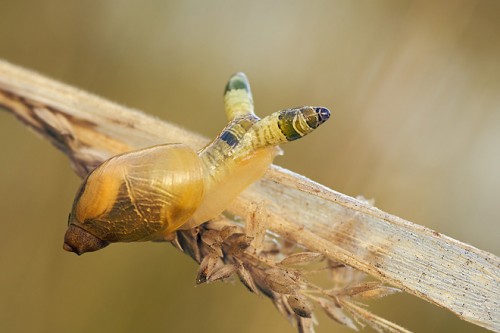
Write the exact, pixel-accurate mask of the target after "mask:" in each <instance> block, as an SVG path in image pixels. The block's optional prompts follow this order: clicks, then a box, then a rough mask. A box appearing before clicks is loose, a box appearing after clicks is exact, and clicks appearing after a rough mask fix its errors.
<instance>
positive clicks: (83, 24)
mask: <svg viewBox="0 0 500 333" xmlns="http://www.w3.org/2000/svg"><path fill="white" fill-rule="evenodd" d="M499 36H500V2H498V1H496V0H491V1H473V0H464V1H435V2H433V1H429V2H422V1H400V0H394V1H351V0H349V1H347V0H345V1H340V0H339V1H309V2H306V1H273V2H263V1H234V2H229V1H118V0H115V1H109V0H107V1H63V0H49V1H27V0H22V1H20V0H16V1H7V0H3V1H1V2H0V58H3V59H6V60H8V61H10V62H13V63H15V64H18V65H21V66H25V67H27V68H31V69H34V70H36V71H39V72H41V73H43V74H46V75H48V76H50V77H52V78H55V79H58V80H60V81H62V82H65V83H68V84H71V85H74V86H77V87H80V88H82V89H85V90H87V91H90V92H94V93H96V94H99V95H101V96H103V97H105V98H108V99H110V100H113V101H117V102H119V103H121V104H124V105H127V106H131V107H134V108H138V109H141V110H143V111H145V112H147V113H150V114H154V115H156V116H158V117H161V118H163V119H166V120H169V121H172V122H174V123H177V124H180V125H182V126H184V127H186V128H188V129H190V130H193V131H196V132H199V133H201V134H203V135H205V136H207V137H213V136H215V135H216V134H217V133H218V131H219V130H220V129H221V128H222V127H223V126H224V125H225V122H226V120H225V118H224V114H223V106H222V92H223V88H224V85H225V83H226V80H227V78H228V77H229V76H230V75H231V74H232V73H233V72H235V71H244V72H245V73H246V74H247V75H248V76H249V78H250V81H251V84H252V88H253V93H254V99H255V103H256V111H257V113H258V114H259V115H266V114H269V113H271V112H273V111H275V110H278V109H281V108H286V107H292V106H297V105H307V104H312V105H323V106H326V107H328V108H330V109H331V110H332V111H333V116H332V118H331V119H330V121H329V122H328V123H326V124H325V125H323V126H322V127H321V128H320V129H319V130H318V131H317V132H315V133H313V134H311V135H310V136H308V137H307V138H304V139H301V140H300V141H297V142H294V143H291V144H288V145H286V146H284V149H285V156H283V157H279V158H278V159H277V160H276V163H277V164H279V165H281V166H284V167H287V168H289V169H291V170H293V171H296V172H299V173H301V174H304V175H306V176H308V177H310V178H312V179H314V180H316V181H319V182H321V183H323V184H325V185H327V186H329V187H331V188H333V189H335V190H337V191H340V192H343V193H346V194H349V195H352V196H355V195H358V194H361V195H364V196H365V197H367V198H374V199H375V200H376V205H377V206H378V207H379V208H381V209H383V210H385V211H388V212H390V213H393V214H396V215H398V216H401V217H403V218H405V219H408V220H410V221H413V222H415V223H418V224H421V225H425V226H427V227H430V228H432V229H435V230H438V231H440V232H442V233H444V234H446V235H449V236H451V237H453V238H456V239H459V240H461V241H464V242H467V243H470V244H472V245H474V246H476V247H479V248H481V249H483V250H487V251H490V252H493V253H495V254H497V255H498V254H499V253H500V244H499V242H498V234H499V220H500V213H499V209H498V204H499V199H498V198H499V197H498V189H499V188H500V94H499V91H500V39H499ZM0 138H1V140H0V148H1V151H2V155H1V156H2V157H1V163H0V205H1V206H0V208H1V209H0V212H1V216H2V218H1V219H2V221H1V232H0V267H1V274H0V331H1V332H195V331H197V332H234V331H236V330H238V331H239V332H293V329H292V328H291V327H290V326H289V325H288V323H287V322H286V320H285V319H283V318H282V317H281V316H280V315H279V314H278V312H277V311H275V310H274V308H273V306H272V304H271V303H270V302H269V301H268V300H266V299H263V298H259V297H256V296H254V295H251V294H250V293H248V292H247V291H246V290H245V289H244V288H243V287H242V286H241V284H240V283H239V282H236V283H232V284H231V283H227V284H222V283H215V284H211V285H204V286H200V287H196V288H194V279H195V275H196V268H197V267H196V265H195V263H194V262H193V261H192V260H190V259H189V258H188V257H187V256H185V255H183V254H180V253H179V252H178V251H176V250H175V249H174V248H173V247H172V246H170V245H168V244H152V243H142V244H119V245H112V246H110V247H108V248H106V249H105V250H103V251H101V252H97V253H92V254H87V255H84V256H82V257H77V256H75V255H73V254H69V253H66V252H63V250H62V238H63V234H64V230H65V225H66V218H67V214H68V212H69V209H70V205H71V202H72V198H73V195H74V194H75V191H76V188H77V186H78V184H79V179H78V178H77V177H76V176H75V175H74V174H73V172H72V171H71V169H70V167H69V164H68V162H67V160H66V158H65V157H64V156H63V155H62V154H61V153H59V152H58V151H57V150H55V149H54V148H53V147H52V146H50V145H49V144H48V143H47V142H45V141H43V140H40V139H39V138H37V137H36V136H34V135H33V134H32V133H30V132H29V131H27V130H26V128H25V127H24V126H22V125H21V124H20V123H18V122H17V121H16V120H15V119H14V118H13V117H12V116H11V115H9V114H7V113H5V112H0ZM370 304H371V305H370V309H372V310H373V311H374V312H376V313H377V314H380V315H382V316H384V317H386V318H387V319H390V320H393V321H395V322H397V323H399V324H401V325H403V326H405V327H407V328H409V329H411V330H414V331H417V332H438V331H441V332H442V331H450V332H481V331H485V330H483V329H480V328H478V327H476V326H474V325H471V324H468V323H466V322H463V321H460V320H459V319H458V318H456V317H455V316H454V315H452V314H451V313H449V312H447V311H445V310H442V309H439V308H437V307H435V306H433V305H430V304H428V303H426V302H424V301H421V300H419V299H417V298H416V297H413V296H409V295H396V296H390V297H388V298H387V299H382V300H379V301H376V302H371V303H370ZM319 321H320V325H319V326H318V327H317V331H318V332H332V331H335V332H344V330H343V329H342V328H341V327H340V326H339V325H337V324H335V323H332V322H331V321H330V320H329V319H327V318H326V317H325V316H324V315H322V314H321V315H319ZM345 331H348V330H345ZM366 331H370V330H369V329H367V330H366Z"/></svg>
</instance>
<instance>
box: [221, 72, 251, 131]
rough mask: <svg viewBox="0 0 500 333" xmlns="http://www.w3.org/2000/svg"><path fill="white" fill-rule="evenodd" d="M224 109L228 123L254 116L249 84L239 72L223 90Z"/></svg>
mask: <svg viewBox="0 0 500 333" xmlns="http://www.w3.org/2000/svg"><path fill="white" fill-rule="evenodd" d="M224 109H225V111H226V116H227V119H228V120H229V121H233V120H235V119H238V118H242V117H245V116H247V115H255V113H254V111H253V97H252V91H251V90H250V83H249V82H248V78H247V77H246V75H245V74H243V73H241V72H239V73H236V74H234V75H233V76H231V78H230V79H229V81H228V82H227V85H226V89H224Z"/></svg>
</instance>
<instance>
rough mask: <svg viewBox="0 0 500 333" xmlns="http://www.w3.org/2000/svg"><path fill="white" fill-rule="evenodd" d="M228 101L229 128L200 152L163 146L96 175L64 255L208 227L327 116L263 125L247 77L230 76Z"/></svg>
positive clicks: (319, 110)
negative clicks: (283, 146) (287, 146)
mask: <svg viewBox="0 0 500 333" xmlns="http://www.w3.org/2000/svg"><path fill="white" fill-rule="evenodd" d="M224 99H225V109H226V114H227V116H228V118H229V121H230V122H229V124H228V125H227V126H226V128H225V129H224V130H223V131H222V132H221V134H220V135H219V136H218V137H217V138H216V139H215V140H214V141H212V142H211V143H210V144H209V145H207V146H206V147H205V148H203V149H202V150H201V151H199V152H198V153H197V152H195V151H193V150H192V149H191V148H190V147H188V146H186V145H184V144H164V145H158V146H154V147H148V148H144V149H140V150H136V151H132V152H127V153H124V154H120V155H117V156H114V157H111V158H110V159H108V160H106V161H104V162H103V163H102V164H100V165H99V166H98V167H97V168H95V169H94V170H93V171H91V172H90V173H89V174H88V175H87V177H86V178H85V179H84V180H83V183H82V185H81V186H80V189H79V190H78V193H77V195H76V197H75V200H74V202H73V207H72V210H71V213H70V216H69V219H68V229H67V231H66V234H65V238H64V246H63V247H64V249H65V250H67V251H70V252H75V253H77V254H79V255H80V254H82V253H85V252H92V251H96V250H99V249H101V248H103V247H105V246H107V245H108V244H110V243H114V242H134V241H146V240H165V239H169V238H170V237H171V236H172V233H173V232H175V231H176V230H178V229H181V228H184V229H185V228H192V227H195V226H197V225H199V224H201V223H203V222H206V221H208V220H210V219H212V218H214V217H216V216H217V215H219V214H220V213H221V212H222V211H223V210H224V209H225V208H226V207H227V205H228V204H229V203H230V202H231V200H233V199H234V198H235V197H236V196H237V195H238V194H239V193H240V192H241V191H243V190H244V189H245V188H246V187H247V186H248V185H250V184H251V183H252V182H254V181H256V180H257V179H259V178H260V177H262V176H263V174H264V172H265V171H266V169H267V168H268V167H269V165H270V164H271V163H272V161H273V159H274V157H275V156H276V155H277V154H279V153H280V149H279V148H278V145H279V144H280V143H284V142H287V141H293V140H296V139H298V138H301V137H303V136H305V135H306V134H308V133H310V132H311V131H312V130H314V129H315V128H316V127H318V126H319V125H320V124H322V123H323V122H325V121H326V120H327V119H328V118H329V117H330V112H329V111H328V109H326V108H323V107H310V106H305V107H300V108H293V109H286V110H280V111H278V112H275V113H273V114H271V115H270V116H267V117H265V118H263V119H259V118H258V117H257V116H256V115H255V114H254V112H253V101H252V95H251V92H250V86H249V83H248V80H247V78H246V76H245V75H244V74H243V73H237V74H235V75H233V76H232V77H231V79H230V80H229V82H228V84H227V86H226V90H225V95H224Z"/></svg>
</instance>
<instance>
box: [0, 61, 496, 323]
mask: <svg viewBox="0 0 500 333" xmlns="http://www.w3.org/2000/svg"><path fill="white" fill-rule="evenodd" d="M0 107H2V108H4V109H6V110H8V111H9V112H11V113H12V114H14V115H15V116H16V117H17V118H18V119H19V120H20V121H22V122H23V123H24V124H25V125H27V126H28V127H30V128H31V129H33V130H35V131H36V132H37V133H39V134H40V135H41V136H42V137H44V138H46V139H48V140H49V141H50V142H52V143H53V144H54V145H55V146H56V147H57V148H58V149H60V150H61V151H62V152H64V153H65V154H66V155H67V156H68V157H69V158H70V160H71V163H72V166H73V168H74V169H75V171H76V172H77V173H78V174H79V175H80V176H84V175H85V174H86V173H87V172H88V171H89V170H91V169H93V168H94V167H95V166H96V165H97V164H98V163H100V162H101V161H102V160H104V159H106V158H108V157H109V156H112V155H115V154H117V153H121V152H124V151H128V150H131V149H134V148H140V147H145V146H151V145H154V144H160V143H166V142H179V141H180V142H183V143H185V144H188V145H190V146H191V147H193V148H194V149H198V148H200V147H202V146H203V145H204V144H205V143H206V140H205V139H204V138H202V137H200V136H198V135H196V134H193V133H190V132H188V131H185V130H182V129H180V128H178V127H176V126H174V125H171V124H169V123H166V122H163V121H161V120H158V119H155V118H152V117H149V116H147V115H145V114H143V113H140V112H137V111H134V110H130V109H128V108H125V107H122V106H119V105H116V104H113V103H111V102H108V101H106V100H103V99H101V98H98V97H96V96H93V95H90V94H87V93H85V92H82V91H79V90H77V89H74V88H72V87H69V86H66V85H63V84H60V83H57V82H54V81H52V80H50V79H47V78H44V77H42V76H40V75H37V74H35V73H32V72H29V71H26V70H23V69H20V68H18V67H15V66H12V65H10V64H8V63H5V62H0ZM304 206H307V207H308V209H302V208H301V207H304ZM227 213H228V214H229V215H227V216H223V217H221V220H220V221H217V222H211V223H209V224H207V225H203V226H202V227H200V228H197V229H193V230H190V231H183V232H179V233H177V237H176V239H175V240H174V241H173V244H174V245H175V246H177V247H178V248H180V249H182V250H183V251H185V252H186V253H188V254H189V255H190V256H191V257H193V259H195V260H196V261H197V262H199V263H200V264H201V266H200V272H199V274H198V281H199V282H200V283H201V282H211V281H215V280H220V279H225V278H228V277H230V276H232V275H234V274H237V275H238V277H239V279H240V280H241V281H242V282H243V283H244V285H245V286H246V287H247V288H248V289H249V290H250V291H252V292H255V293H261V294H264V295H266V296H267V297H269V298H271V299H272V301H273V302H274V304H275V305H276V307H277V308H278V309H279V310H280V311H281V312H282V313H283V314H285V315H286V316H287V317H288V318H289V319H291V320H292V321H294V322H295V323H296V324H297V326H298V328H299V331H301V332H312V331H313V323H314V318H313V316H312V314H311V312H312V310H311V309H312V305H311V304H312V303H314V304H317V305H318V306H319V307H320V308H322V309H323V310H324V311H326V313H327V314H328V315H329V316H330V317H332V318H333V319H334V320H336V321H338V322H339V323H341V324H344V325H346V326H349V327H351V328H355V327H356V325H355V324H354V321H353V320H351V319H350V318H349V317H348V316H347V314H350V315H352V316H353V317H354V319H355V320H358V321H362V322H364V323H366V324H368V325H370V326H372V327H375V328H376V329H380V330H389V331H391V330H402V329H401V328H399V327H397V326H394V325H393V324H390V323H388V322H387V321H385V320H383V319H381V318H379V317H377V316H375V315H373V314H371V313H369V312H368V311H367V310H365V309H363V308H361V307H359V306H358V305H356V304H355V303H354V301H353V299H354V298H356V297H359V298H361V299H364V298H367V297H375V298H376V297H381V296H385V295H387V294H390V293H391V292H393V291H394V290H393V289H390V288H389V287H384V286H381V285H379V284H359V281H360V278H361V274H360V273H359V271H362V272H365V273H368V274H370V275H372V276H373V277H375V278H377V279H380V280H382V281H383V282H387V283H390V284H392V285H394V286H396V287H399V288H401V289H403V290H405V291H407V292H409V293H411V294H413V295H416V296H418V297H420V298H422V299H425V300H427V301H429V302H432V303H434V304H436V305H439V306H442V307H444V308H446V309H449V310H450V311H452V312H453V313H455V314H456V315H458V316H459V317H460V318H462V319H464V320H467V321H470V322H472V323H475V324H477V325H479V326H483V327H486V328H489V329H491V330H495V331H500V311H499V309H500V305H499V303H500V296H499V295H500V259H499V258H498V257H496V256H495V255H493V254H490V253H487V252H485V251H482V250H479V249H477V248H474V247H472V246H469V245H467V244H464V243H461V242H459V241H457V240H454V239H452V238H449V237H447V236H445V235H442V234H440V233H438V232H436V231H433V230H430V229H427V228H425V227H422V226H419V225H416V224H413V223H411V222H408V221H405V220H403V219H401V218H398V217H396V216H393V215H390V214H388V213H385V212H383V211H381V210H379V209H377V208H375V207H373V206H372V205H371V204H370V203H369V202H366V201H364V200H358V199H355V198H351V197H348V196H346V195H343V194H341V193H338V192H335V191H333V190H331V189H328V188H326V187H324V186H322V185H320V184H317V183H315V182H313V181H311V180H309V179H307V178H305V177H302V176H300V175H297V174H294V173H292V172H290V171H288V170H285V169H282V168H279V167H276V166H273V167H272V168H271V169H270V170H269V172H268V173H267V174H266V176H265V177H264V178H263V179H262V180H261V181H259V182H258V183H256V184H254V185H253V186H251V187H250V188H249V189H248V190H246V191H245V192H244V193H242V194H241V195H240V196H239V197H238V198H237V199H236V200H235V201H234V202H233V204H232V205H231V206H230V207H228V209H227ZM238 216H240V217H243V218H244V219H245V220H246V221H247V227H246V230H244V229H243V228H242V227H241V226H240V225H239V224H238V221H239V220H238V218H235V217H238ZM266 230H267V231H270V232H271V233H266V232H265V231H266ZM271 235H277V236H278V237H273V236H271ZM290 244H300V246H301V247H300V250H297V249H295V250H294V247H293V246H291V245H290ZM294 251H297V254H294V253H295V252H294ZM311 253H313V254H311ZM316 254H317V255H316ZM315 256H317V259H320V258H325V259H324V261H323V263H324V265H325V267H326V270H327V271H328V272H330V274H331V276H332V283H333V287H331V288H330V289H322V288H320V287H316V286H314V285H312V284H311V283H310V282H308V280H307V278H306V276H307V274H304V272H306V271H307V269H304V268H290V267H289V266H294V265H295V264H299V263H301V261H303V263H304V264H305V263H306V261H308V260H309V259H311V260H312V259H314V257H315ZM346 265H347V266H351V267H354V268H356V269H357V270H359V271H354V270H352V269H350V268H349V267H347V266H346ZM299 266H300V265H299ZM306 266H307V265H306ZM355 282H357V283H358V285H357V286H355V287H351V288H350V287H349V286H348V285H349V284H353V283H355ZM290 285H292V286H293V288H290ZM342 286H344V287H342ZM339 288H340V289H339ZM346 288H347V289H346ZM349 288H350V289H349ZM353 288H354V289H353ZM311 302H312V303H311Z"/></svg>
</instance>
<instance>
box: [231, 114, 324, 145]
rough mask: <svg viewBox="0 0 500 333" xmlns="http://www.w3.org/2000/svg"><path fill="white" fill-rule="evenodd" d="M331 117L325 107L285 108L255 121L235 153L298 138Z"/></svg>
mask: <svg viewBox="0 0 500 333" xmlns="http://www.w3.org/2000/svg"><path fill="white" fill-rule="evenodd" d="M328 118H330V111H329V110H328V109H326V108H324V107H314V106H303V107H299V108H293V109H285V110H280V111H277V112H274V113H273V114H271V115H269V116H267V117H265V118H263V119H261V120H259V121H258V122H257V123H255V124H254V125H253V126H252V127H251V128H250V129H249V130H248V131H247V132H246V133H245V135H244V136H243V138H242V139H241V140H240V144H239V145H238V147H237V152H235V155H240V154H245V153H246V152H248V151H252V150H257V149H261V148H264V147H270V146H277V145H279V144H282V143H285V142H288V141H294V140H297V139H299V138H301V137H303V136H305V135H307V134H309V133H311V132H312V131H313V130H314V129H315V128H317V127H318V126H319V125H321V124H323V123H324V122H325V121H326V120H328Z"/></svg>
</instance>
